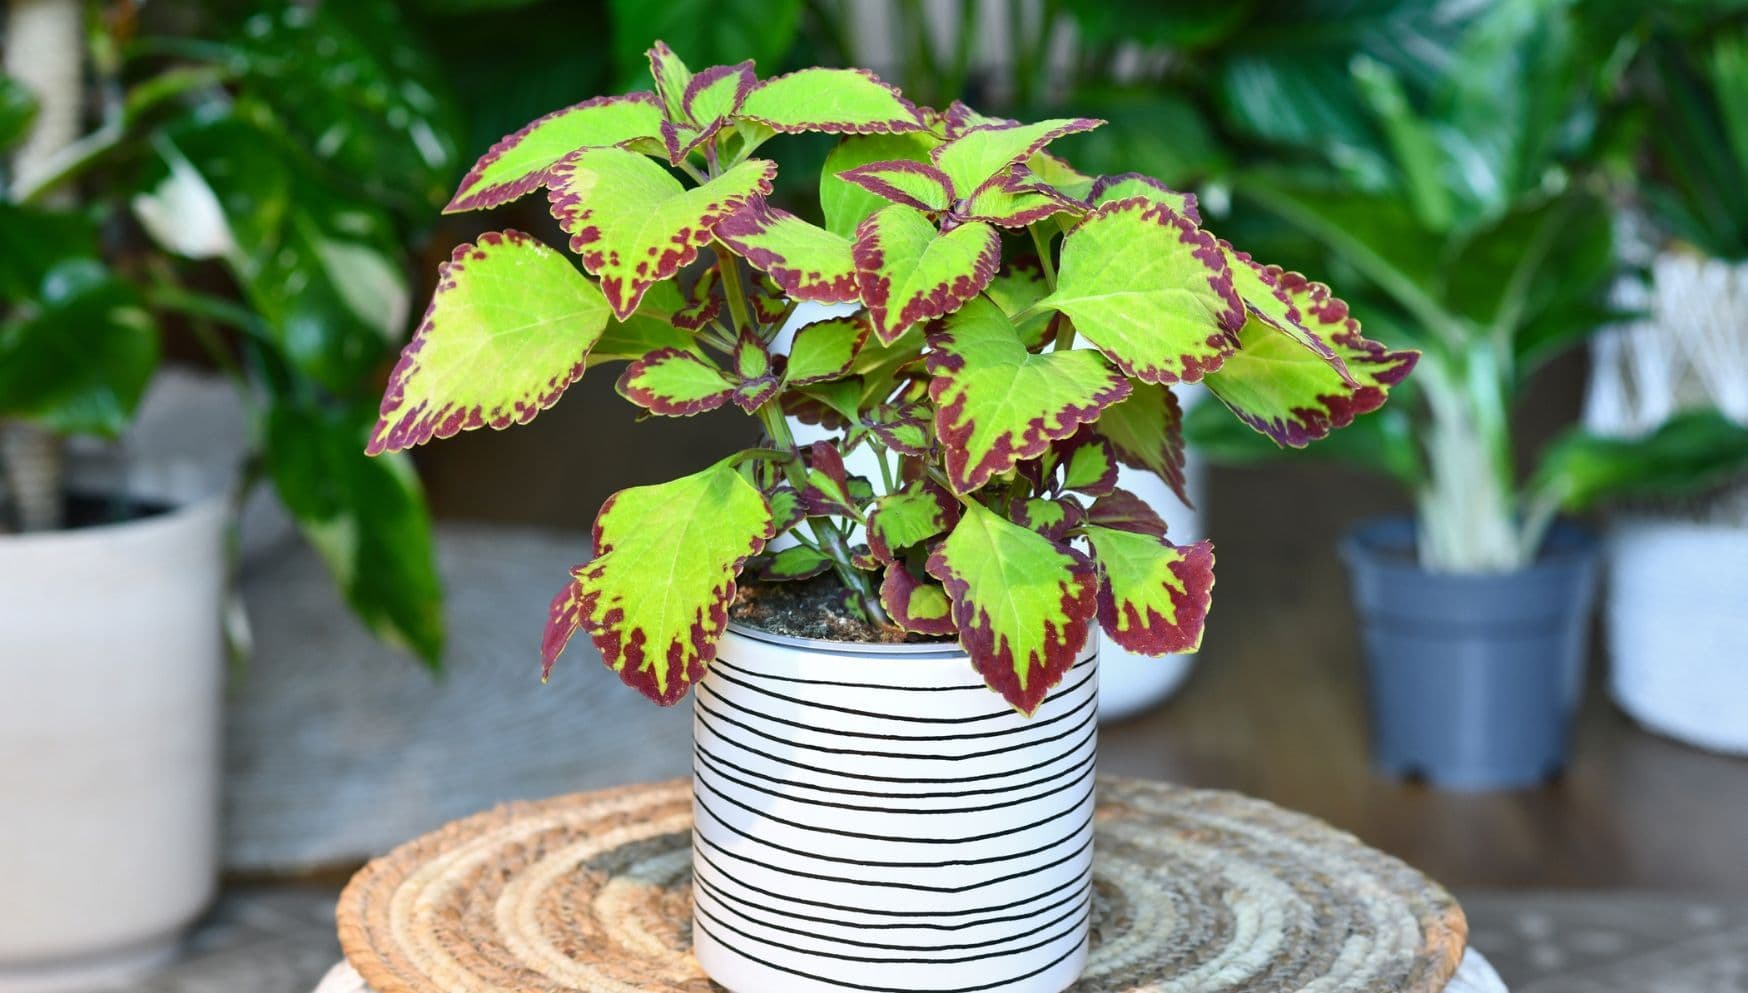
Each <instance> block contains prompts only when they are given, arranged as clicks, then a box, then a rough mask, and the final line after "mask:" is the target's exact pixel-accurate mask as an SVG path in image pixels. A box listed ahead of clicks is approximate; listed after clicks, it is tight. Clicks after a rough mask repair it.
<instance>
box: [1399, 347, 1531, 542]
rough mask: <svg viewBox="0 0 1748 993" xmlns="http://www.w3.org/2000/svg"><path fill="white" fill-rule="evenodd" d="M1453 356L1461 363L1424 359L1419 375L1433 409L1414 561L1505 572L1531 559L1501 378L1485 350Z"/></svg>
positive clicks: (1427, 442) (1420, 499)
mask: <svg viewBox="0 0 1748 993" xmlns="http://www.w3.org/2000/svg"><path fill="white" fill-rule="evenodd" d="M1430 357H1431V356H1430V355H1429V358H1430ZM1457 361H1460V362H1462V363H1463V368H1460V369H1457V370H1451V369H1449V368H1448V367H1446V366H1445V364H1444V363H1442V362H1439V361H1437V360H1436V359H1434V360H1433V361H1429V362H1424V363H1423V369H1424V372H1423V373H1422V375H1421V379H1420V382H1421V386H1422V388H1423V389H1424V391H1425V395H1426V398H1427V406H1428V408H1429V409H1430V411H1431V414H1432V423H1431V425H1430V428H1429V432H1428V435H1427V440H1426V453H1427V471H1428V479H1427V485H1426V488H1425V489H1424V490H1422V491H1421V493H1420V494H1419V495H1418V496H1419V505H1420V506H1419V519H1420V526H1419V537H1420V541H1419V546H1420V561H1421V565H1422V566H1423V567H1424V568H1426V569H1427V570H1429V571H1432V572H1449V573H1486V572H1509V571H1511V570H1514V569H1519V568H1522V567H1524V566H1525V565H1527V564H1528V563H1529V562H1531V561H1534V556H1535V551H1536V549H1534V548H1526V547H1525V544H1526V542H1525V540H1524V537H1525V536H1524V535H1523V534H1522V533H1521V532H1520V530H1519V528H1518V522H1517V506H1516V504H1517V500H1516V494H1515V488H1514V486H1513V482H1512V462H1511V436H1510V425H1509V423H1508V412H1507V410H1506V402H1505V395H1504V388H1503V383H1502V382H1501V381H1499V379H1498V377H1497V374H1496V372H1497V370H1496V369H1495V367H1494V366H1493V364H1492V362H1491V359H1490V356H1489V354H1488V352H1487V350H1486V349H1485V348H1481V349H1474V350H1471V351H1469V352H1467V353H1465V354H1464V355H1462V356H1461V357H1460V358H1459V359H1458V360H1457ZM1538 544H1539V542H1538Z"/></svg>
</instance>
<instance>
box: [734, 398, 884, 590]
mask: <svg viewBox="0 0 1748 993" xmlns="http://www.w3.org/2000/svg"><path fill="white" fill-rule="evenodd" d="M759 421H760V423H762V424H763V425H764V427H765V433H766V434H768V435H770V436H771V442H772V443H773V444H775V445H776V446H777V447H778V448H779V449H781V450H783V451H785V452H790V453H792V454H793V455H794V458H792V459H789V460H788V461H787V462H785V463H784V464H783V473H784V475H785V476H786V477H788V479H789V485H790V486H792V487H794V488H795V492H796V493H801V492H803V491H805V490H806V489H807V469H806V466H805V465H804V464H803V463H802V461H801V447H800V446H799V445H797V444H796V443H795V435H794V434H793V433H791V432H790V430H789V422H788V421H786V420H784V419H783V411H782V409H781V408H780V407H778V405H777V404H776V402H775V401H771V402H767V403H766V404H765V405H764V406H763V407H760V408H759ZM807 526H808V530H810V531H812V532H813V539H814V541H815V542H817V543H818V545H819V550H820V551H821V552H823V553H824V554H825V556H826V557H827V558H829V559H831V560H832V571H833V572H835V573H837V575H838V581H839V582H841V583H843V584H844V588H845V589H847V590H849V591H850V593H851V595H852V596H854V597H855V598H856V601H857V602H858V603H860V604H861V605H862V611H863V612H864V613H866V614H867V615H868V619H869V620H871V621H873V622H874V623H876V624H884V623H886V611H885V609H884V608H882V607H881V606H880V596H879V594H878V593H876V592H875V590H874V585H873V584H872V583H870V582H869V581H868V577H867V576H866V575H865V574H863V572H862V571H861V570H860V569H857V568H856V567H855V566H853V565H851V564H850V550H849V549H848V548H847V547H845V545H844V536H843V535H841V534H839V533H838V531H837V529H836V528H833V527H831V526H830V524H828V523H827V522H826V521H823V520H821V519H819V518H817V517H809V518H808V519H807Z"/></svg>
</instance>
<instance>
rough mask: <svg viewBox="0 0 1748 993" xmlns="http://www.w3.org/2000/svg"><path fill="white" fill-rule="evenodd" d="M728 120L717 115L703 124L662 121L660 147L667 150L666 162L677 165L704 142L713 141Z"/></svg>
mask: <svg viewBox="0 0 1748 993" xmlns="http://www.w3.org/2000/svg"><path fill="white" fill-rule="evenodd" d="M727 126H728V122H727V121H725V120H723V119H722V118H720V117H718V118H715V119H714V120H711V121H709V122H707V123H705V124H690V123H687V122H685V121H663V122H662V127H661V132H662V149H663V150H664V151H666V152H667V155H668V164H670V165H675V166H677V165H679V164H680V163H682V162H684V161H686V160H687V159H688V158H690V157H691V156H692V153H693V152H696V151H697V150H698V149H700V148H703V147H704V146H705V144H706V143H708V142H711V141H714V140H715V139H716V136H717V135H719V134H721V133H722V129H723V128H725V127H727Z"/></svg>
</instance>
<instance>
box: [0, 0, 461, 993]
mask: <svg viewBox="0 0 1748 993" xmlns="http://www.w3.org/2000/svg"><path fill="white" fill-rule="evenodd" d="M334 6H337V5H329V6H328V7H325V8H323V9H322V10H321V11H317V10H315V9H313V8H307V7H304V6H302V5H299V6H297V7H295V8H293V7H289V6H288V7H287V8H286V11H287V13H288V14H290V15H292V16H290V17H289V20H285V19H279V20H271V21H270V23H269V22H265V21H264V22H259V23H257V26H256V30H254V31H253V32H251V33H250V36H249V39H248V40H242V39H241V35H242V32H241V31H240V30H239V31H238V32H237V36H236V37H228V36H223V35H220V36H218V37H215V38H213V39H211V40H209V41H203V42H202V43H201V44H200V45H197V46H189V45H187V44H186V39H185V38H165V37H160V36H156V35H155V34H153V33H152V29H151V28H150V27H149V26H148V25H142V24H133V23H132V22H131V21H130V17H131V15H132V13H134V11H133V7H132V6H129V7H128V10H127V11H123V10H122V9H121V8H116V9H115V10H114V11H111V12H110V13H112V14H113V15H114V16H113V17H106V18H104V19H103V25H104V27H102V28H98V27H97V26H95V25H91V24H87V21H86V18H87V17H88V16H89V15H90V14H91V13H92V12H93V11H94V8H92V6H91V5H89V4H86V3H83V2H80V0H15V2H13V3H12V4H10V6H9V7H8V20H7V25H6V37H5V41H6V52H5V55H6V69H7V75H6V76H5V77H3V78H0V146H3V147H5V148H6V149H8V150H9V151H10V152H11V156H10V168H9V169H7V170H6V175H5V177H4V178H5V180H6V182H5V184H4V192H3V193H0V245H3V246H4V247H3V249H0V894H4V899H3V900H0V990H5V991H20V990H27V991H30V993H48V991H52V990H58V989H93V988H99V987H102V988H112V987H113V988H120V987H122V986H131V983H129V980H130V979H132V978H134V977H135V975H136V974H137V973H139V972H142V971H144V970H146V969H149V968H150V967H152V966H154V965H156V964H158V963H160V962H162V961H163V960H164V959H166V958H168V957H169V956H171V955H173V954H174V953H175V951H176V950H177V948H178V945H179V936H180V932H181V930H182V929H183V928H184V927H185V926H186V925H188V924H189V923H190V922H192V921H193V920H194V919H195V918H197V917H198V916H199V914H200V913H201V911H202V910H203V908H204V907H205V906H206V904H207V903H208V902H209V900H210V899H211V898H212V896H213V895H214V894H215V893H216V891H217V886H218V872H219V865H218V862H219V845H218V835H219V831H218V828H219V809H220V807H219V781H220V775H219V769H220V744H221V736H220V726H221V721H222V711H223V702H224V693H223V691H224V683H225V675H226V665H225V663H226V651H225V644H224V639H223V622H224V621H225V620H229V619H234V616H233V615H229V614H227V612H226V593H227V585H228V579H229V574H230V571H231V567H230V560H229V558H228V556H227V554H226V550H227V542H228V540H229V534H228V528H229V525H230V524H231V522H232V515H231V513H230V511H231V507H232V502H233V498H234V496H235V494H233V493H230V492H225V491H224V490H225V487H223V486H214V487H213V488H212V489H211V490H208V491H204V492H201V493H199V494H197V495H195V496H194V498H193V499H191V500H188V501H187V502H180V503H179V502H176V499H175V498H177V497H189V496H190V494H187V493H173V492H166V491H162V490H154V491H151V492H142V491H141V489H140V488H137V487H136V486H134V485H132V484H135V483H137V482H139V481H140V480H142V479H146V478H149V477H151V476H152V475H153V473H152V472H150V471H149V470H150V468H152V467H146V471H138V470H140V467H137V466H135V465H132V464H130V463H129V460H127V459H125V458H120V459H116V460H115V461H118V462H120V463H121V465H120V466H119V469H117V470H116V471H113V472H106V473H104V477H105V481H106V482H109V481H113V480H114V479H115V477H123V478H124V479H125V480H126V482H125V483H121V484H117V485H114V486H111V487H110V488H107V489H100V490H89V491H84V492H80V491H75V490H73V489H72V487H71V485H70V484H66V480H67V479H68V478H69V476H70V475H71V474H70V473H69V472H68V471H67V460H65V459H64V458H63V453H64V452H65V450H66V448H67V443H68V441H69V440H70V439H74V438H77V439H79V440H80V441H81V442H82V443H89V444H92V445H94V446H99V447H102V448H103V450H104V452H105V453H106V454H110V455H113V454H114V450H115V449H116V448H119V447H121V446H112V445H107V444H104V442H105V441H108V440H111V439H114V438H116V437H117V436H119V435H123V434H124V433H125V432H126V431H127V430H128V428H129V426H130V424H132V422H133V418H134V415H135V411H136V406H137V405H138V403H139V401H140V399H141V396H142V394H143V393H144V392H145V391H146V390H147V388H148V387H149V386H151V385H152V384H153V383H154V380H155V377H156V374H157V372H158V369H159V359H160V356H161V354H163V353H167V352H168V353H181V354H185V355H186V354H201V353H202V348H203V347H205V348H206V349H207V351H206V352H205V354H206V355H207V356H208V357H209V359H210V362H211V364H213V365H217V366H220V367H222V368H224V369H227V370H229V371H231V372H232V373H234V381H235V383H236V385H237V386H238V388H239V389H241V390H243V391H244V396H245V397H246V402H247V404H248V406H249V409H250V411H251V413H252V414H253V415H254V417H253V418H252V423H251V424H250V425H249V426H248V427H249V429H250V431H251V433H252V440H253V441H254V442H256V445H255V451H256V452H257V453H258V468H259V469H260V470H261V471H262V472H263V473H265V475H267V476H269V477H270V478H271V480H272V481H273V483H274V484H275V489H276V491H277V493H278V494H279V496H280V498H281V499H282V500H283V501H284V503H285V504H286V505H287V507H288V508H289V509H290V510H291V511H292V512H293V514H294V516H295V517H296V518H297V520H298V521H299V523H300V524H301V525H302V526H303V529H304V532H305V534H306V535H307V536H309V537H310V538H311V539H312V541H313V542H314V543H315V544H316V545H317V547H318V548H319V549H320V550H321V551H322V552H323V554H324V555H325V556H326V557H327V559H328V562H329V564H330V565H331V567H332V569H333V571H334V573H335V574H336V576H337V577H338V579H339V580H340V582H341V584H342V586H343V587H344V590H345V593H346V595H347V597H348V599H349V600H350V602H351V603H352V604H353V605H354V606H355V607H356V608H358V610H359V612H360V613H361V614H362V615H363V617H364V618H365V619H366V621H367V622H369V623H370V624H371V625H372V626H373V627H374V628H376V630H378V631H379V632H380V633H383V634H385V635H387V636H389V637H391V638H395V639H397V640H398V641H400V642H401V643H402V644H405V645H408V646H410V647H413V648H415V649H417V650H419V651H420V652H421V653H423V654H426V655H427V656H430V657H432V658H433V659H434V658H435V656H436V653H437V651H438V649H439V647H440V644H441V640H442V629H441V623H440V611H439V606H440V604H439V599H440V598H439V595H438V586H437V581H436V575H435V569H434V562H433V556H432V554H431V547H430V540H429V525H428V522H427V521H426V518H425V515H424V511H423V500H422V497H421V494H420V490H419V487H418V482H417V479H416V477H414V475H413V474H412V472H411V468H410V466H409V465H408V464H407V463H406V461H405V460H397V461H394V462H373V461H371V460H370V459H367V458H365V457H364V456H363V455H362V453H360V451H359V448H360V446H361V445H362V443H363V441H364V438H365V437H366V435H367V433H368V429H369V426H370V423H371V422H370V419H369V415H370V414H371V413H372V412H373V408H374V403H373V402H372V401H373V400H374V393H375V389H376V384H377V382H378V379H377V376H376V372H377V370H378V369H379V367H382V366H385V365H386V360H387V359H388V358H389V357H390V356H391V355H392V353H393V349H394V345H395V344H396V343H397V342H398V340H399V338H398V334H399V331H400V328H399V325H398V321H399V320H400V319H401V315H400V314H397V308H396V306H395V303H396V293H395V289H396V287H397V286H398V287H399V291H400V292H399V297H400V298H401V300H402V301H403V303H404V299H405V297H406V296H407V295H408V290H407V287H406V286H405V284H404V281H403V280H401V277H400V275H399V267H400V265H401V262H400V249H399V247H398V245H397V243H396V242H397V237H398V236H397V235H396V234H393V233H391V232H393V231H395V228H394V227H393V225H392V223H391V219H390V215H388V214H386V213H384V212H383V211H382V210H381V209H380V208H379V206H378V205H377V204H376V203H375V202H373V201H372V200H371V199H368V198H366V197H364V196H361V195H360V194H358V193H357V192H355V191H354V186H355V184H354V182H353V181H352V180H345V181H343V182H341V183H334V182H333V181H331V180H328V179H325V178H322V177H324V176H325V175H326V170H327V168H328V167H329V165H331V163H324V162H320V161H316V160H315V158H314V156H313V153H310V152H308V151H306V150H305V149H306V148H307V147H311V146H313V145H314V142H309V143H308V144H307V145H306V144H304V143H300V142H299V141H297V140H295V139H294V138H293V137H292V135H291V133H290V132H291V131H293V129H294V128H295V124H296V123H297V121H298V120H304V121H307V120H308V119H299V118H296V116H295V113H294V111H297V110H302V109H304V108H305V107H306V106H307V104H305V103H304V102H303V99H301V98H299V97H295V96H290V94H291V92H292V90H293V89H296V92H297V93H299V94H302V95H303V97H304V98H307V97H309V96H310V95H311V94H312V93H321V92H323V91H322V90H321V89H320V86H319V85H318V84H317V81H316V80H315V78H314V76H307V77H306V76H300V75H298V73H297V72H296V71H295V69H294V68H293V67H291V66H289V65H288V64H287V60H285V59H283V57H282V52H283V51H284V50H285V49H286V48H288V47H291V46H294V45H299V44H301V45H305V46H308V47H309V48H310V49H312V50H314V49H321V50H324V51H331V50H339V49H342V48H345V47H346V46H348V45H351V46H352V51H353V52H354V54H355V55H356V52H357V45H358V41H359V37H360V34H361V32H359V31H356V30H354V28H356V27H358V25H357V24H356V22H349V21H347V20H346V15H344V14H343V15H341V16H340V17H338V18H336V17H334V16H330V15H331V13H332V8H333V7H334ZM348 9H349V10H351V11H352V12H353V13H352V16H359V15H357V13H356V8H348ZM265 16H266V15H263V17H265ZM92 20H95V18H92ZM377 27H379V26H373V27H372V28H371V32H372V33H374V32H375V31H376V30H377ZM134 29H138V30H139V31H140V33H141V34H144V35H145V36H146V37H144V38H140V39H138V40H139V41H140V42H141V44H140V45H138V47H137V48H136V47H132V46H124V45H122V44H121V43H120V40H121V39H120V36H121V34H122V33H125V32H126V31H128V30H134ZM112 32H113V33H112ZM88 42H90V52H91V54H90V56H89V57H88V48H87V44H88ZM179 42H180V43H181V44H178V43H179ZM123 49H126V52H127V53H128V54H127V55H126V56H125V57H124V55H123ZM166 50H174V51H184V50H196V51H198V52H199V53H200V54H199V55H197V56H190V57H189V59H188V60H186V61H185V60H183V59H180V58H176V59H166V58H165V57H164V56H163V55H162V54H161V53H162V52H164V51H166ZM142 52H150V53H157V54H149V55H148V54H139V53H142ZM401 54H402V56H403V57H404V58H403V59H402V60H401V61H397V65H400V66H401V67H402V68H403V69H404V70H407V71H411V69H412V67H414V66H415V65H416V58H415V56H416V53H412V52H403V53H401ZM360 59H361V57H359V58H353V59H349V60H347V61H346V64H347V65H349V66H351V67H352V68H354V69H356V68H358V67H359V61H360ZM292 61H295V60H292ZM317 64H325V63H315V62H312V63H311V65H317ZM88 70H89V71H91V72H92V73H94V74H96V75H100V76H102V77H103V78H104V79H105V80H106V81H107V82H106V85H105V88H104V91H103V97H104V98H103V99H102V100H101V101H95V100H93V101H87V100H86V98H85V97H86V93H85V90H84V87H83V86H82V85H81V84H82V80H83V79H84V78H85V76H86V73H87V71H88ZM325 71H326V70H323V72H324V73H325ZM323 78H326V77H325V76H324V77H323ZM349 78H350V77H349ZM409 85H410V84H409ZM351 89H352V87H351V84H350V83H348V84H346V85H345V86H342V87H340V88H339V91H340V92H342V93H344V92H350V90H351ZM268 94H271V95H273V96H274V97H276V98H277V97H279V96H280V95H282V94H285V95H287V99H289V101H290V103H291V105H292V106H291V107H290V108H288V107H287V105H286V104H284V103H274V102H273V100H270V99H267V95H268ZM99 102H100V103H101V104H102V108H103V109H102V114H103V117H102V120H101V121H100V122H97V123H96V124H95V127H91V126H90V125H91V123H92V122H89V121H87V119H86V113H87V111H88V109H90V107H89V105H90V104H95V103H99ZM324 106H325V107H329V108H330V110H328V111H324V112H323V120H322V121H321V128H322V129H323V130H324V131H326V130H327V129H329V128H333V129H336V132H340V131H347V132H350V133H369V134H371V135H372V140H373V141H376V142H380V144H379V145H377V146H376V147H377V149H378V150H379V151H381V152H383V154H384V155H385V157H386V156H389V153H390V152H391V151H392V150H394V149H396V148H399V149H404V150H405V151H407V152H409V153H415V154H416V152H417V149H415V148H414V145H413V142H412V141H411V139H410V137H408V135H407V134H406V132H405V131H404V130H403V131H402V132H401V137H402V138H404V139H406V143H405V144H397V143H396V141H395V140H394V139H393V138H392V137H391V136H392V135H394V134H395V131H394V130H393V129H388V128H378V127H377V126H376V125H375V124H369V125H366V124H364V123H362V122H360V121H359V120H357V119H352V118H347V117H344V116H343V115H340V114H339V113H338V112H337V111H335V110H333V109H332V108H333V107H334V106H336V105H334V104H324ZM238 107H244V108H247V110H246V112H245V111H240V110H238V109H237V108H238ZM381 110H382V111H383V112H385V113H386V112H387V108H386V107H385V108H381ZM405 123H406V124H407V125H408V127H419V128H425V126H426V125H427V124H431V119H427V118H425V117H422V116H420V115H416V114H415V115H413V116H412V117H410V118H408V120H407V121H406V122H405ZM423 133H424V134H426V135H428V138H429V143H428V144H426V145H421V146H420V147H421V148H424V149H425V150H426V151H428V152H429V153H430V154H431V155H433V156H437V155H439V153H440V152H441V149H442V147H443V143H444V140H445V139H444V138H443V137H442V135H443V134H444V133H445V129H444V128H442V127H440V126H437V125H435V124H432V126H431V127H430V128H429V129H428V130H425V131H424V132H423ZM327 150H328V152H330V153H332V154H334V155H345V154H348V153H349V152H357V151H358V149H357V147H356V146H355V145H351V144H348V143H346V142H338V143H334V144H331V145H330V146H329V147H328V149H327ZM384 168H387V166H386V165H376V166H372V171H376V170H380V169H384ZM435 168H436V169H437V171H438V172H439V173H441V172H442V171H443V170H442V169H441V167H440V165H439V166H437V167H435ZM427 178H428V177H427ZM135 221H138V223H139V227H136V226H135V224H134V222H135ZM140 228H144V229H145V230H144V231H143V232H142V231H141V230H140ZM142 235H148V236H149V238H148V237H142ZM323 260H329V261H331V262H333V263H334V264H335V268H337V269H338V270H339V271H338V272H336V271H335V269H331V268H325V267H324V263H323ZM342 261H343V263H344V264H343V265H341V264H340V263H341V262H342ZM360 396H362V397H363V398H364V402H363V403H362V404H360V403H359V402H358V399H359V397H360ZM93 438H95V439H100V441H97V442H92V441H91V439H93ZM239 468H241V467H239ZM163 475H164V474H162V473H160V474H159V478H160V480H161V479H162V478H163ZM75 482H79V481H78V480H75ZM233 630H234V629H233Z"/></svg>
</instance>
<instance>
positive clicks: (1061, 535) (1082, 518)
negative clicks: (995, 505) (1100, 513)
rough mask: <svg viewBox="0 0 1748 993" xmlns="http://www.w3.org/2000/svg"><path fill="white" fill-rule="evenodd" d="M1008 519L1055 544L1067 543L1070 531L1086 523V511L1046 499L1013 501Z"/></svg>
mask: <svg viewBox="0 0 1748 993" xmlns="http://www.w3.org/2000/svg"><path fill="white" fill-rule="evenodd" d="M1009 517H1010V518H1011V519H1012V520H1013V522H1014V523H1015V524H1018V525H1019V526H1020V527H1023V528H1030V529H1031V530H1033V531H1036V532H1038V533H1039V534H1041V535H1043V536H1044V537H1046V538H1049V539H1050V540H1051V541H1055V542H1065V541H1067V540H1068V534H1069V532H1070V531H1073V530H1074V529H1075V528H1077V527H1080V526H1081V525H1082V524H1084V523H1086V511H1084V510H1082V509H1081V507H1080V504H1078V503H1075V502H1074V501H1073V500H1051V499H1048V498H1046V497H1030V498H1028V499H1024V500H1016V501H1014V504H1013V507H1012V509H1011V511H1010V514H1009Z"/></svg>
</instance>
